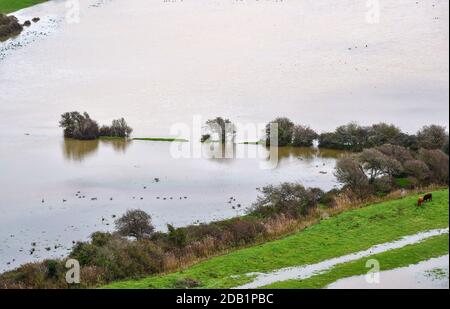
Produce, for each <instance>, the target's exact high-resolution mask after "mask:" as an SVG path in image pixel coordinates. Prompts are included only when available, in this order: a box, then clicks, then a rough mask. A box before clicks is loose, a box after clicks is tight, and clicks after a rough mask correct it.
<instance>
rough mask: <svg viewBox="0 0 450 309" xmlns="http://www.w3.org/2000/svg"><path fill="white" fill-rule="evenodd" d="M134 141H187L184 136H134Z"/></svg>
mask: <svg viewBox="0 0 450 309" xmlns="http://www.w3.org/2000/svg"><path fill="white" fill-rule="evenodd" d="M133 140H135V141H151V142H189V140H187V139H184V138H172V137H136V138H133Z"/></svg>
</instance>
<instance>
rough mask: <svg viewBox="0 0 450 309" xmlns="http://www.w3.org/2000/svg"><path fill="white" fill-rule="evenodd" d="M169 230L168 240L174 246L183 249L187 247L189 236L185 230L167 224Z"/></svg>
mask: <svg viewBox="0 0 450 309" xmlns="http://www.w3.org/2000/svg"><path fill="white" fill-rule="evenodd" d="M167 229H168V233H167V238H168V239H169V241H170V242H171V243H172V244H173V245H175V246H177V247H183V246H185V245H186V243H187V235H186V231H185V229H183V228H178V229H177V228H175V227H174V226H173V225H171V224H167Z"/></svg>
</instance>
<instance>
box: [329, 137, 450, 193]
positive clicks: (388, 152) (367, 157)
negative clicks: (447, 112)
mask: <svg viewBox="0 0 450 309" xmlns="http://www.w3.org/2000/svg"><path fill="white" fill-rule="evenodd" d="M448 162H449V159H448V155H447V154H445V153H444V152H443V151H442V150H440V149H432V150H430V149H423V148H422V149H420V150H419V151H418V152H413V151H410V150H408V149H406V148H404V147H401V146H398V145H389V144H386V145H382V146H380V147H377V148H369V149H364V150H363V151H362V152H361V153H360V154H358V155H353V156H345V157H342V158H340V159H339V160H338V161H337V163H336V168H335V176H336V178H337V180H338V181H339V182H340V183H342V184H343V185H344V186H345V187H347V188H349V189H350V190H351V191H353V192H354V193H356V194H357V195H358V196H360V197H365V196H367V195H368V194H370V193H371V192H389V191H390V190H391V189H392V186H393V185H394V183H395V180H396V179H407V183H409V185H410V186H415V185H426V184H430V183H437V184H448V177H449V172H448V169H449V165H448V164H449V163H448Z"/></svg>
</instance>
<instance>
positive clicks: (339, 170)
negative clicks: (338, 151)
mask: <svg viewBox="0 0 450 309" xmlns="http://www.w3.org/2000/svg"><path fill="white" fill-rule="evenodd" d="M334 175H335V177H336V179H337V180H338V181H339V182H340V183H341V184H343V185H344V188H348V189H350V190H351V191H352V192H354V193H355V194H357V195H358V196H359V197H366V196H367V195H369V194H370V191H371V188H370V186H369V178H368V177H367V175H366V173H365V172H364V169H363V167H362V166H361V164H360V163H359V162H358V161H357V160H356V159H355V158H353V157H350V156H345V157H342V158H340V159H339V160H338V161H337V162H336V167H335V172H334Z"/></svg>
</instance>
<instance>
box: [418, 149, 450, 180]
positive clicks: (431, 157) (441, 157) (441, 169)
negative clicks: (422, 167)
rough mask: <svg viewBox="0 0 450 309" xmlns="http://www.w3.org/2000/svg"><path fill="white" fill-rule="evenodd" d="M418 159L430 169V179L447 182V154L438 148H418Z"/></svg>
mask: <svg viewBox="0 0 450 309" xmlns="http://www.w3.org/2000/svg"><path fill="white" fill-rule="evenodd" d="M419 159H420V160H421V161H423V162H424V163H425V164H426V165H427V166H428V168H429V169H430V171H431V180H432V181H433V182H437V183H445V184H448V169H449V165H448V155H447V154H445V153H444V152H443V151H442V150H440V149H432V150H429V149H420V150H419Z"/></svg>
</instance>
